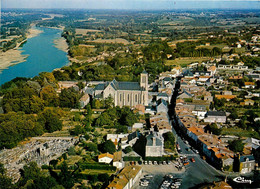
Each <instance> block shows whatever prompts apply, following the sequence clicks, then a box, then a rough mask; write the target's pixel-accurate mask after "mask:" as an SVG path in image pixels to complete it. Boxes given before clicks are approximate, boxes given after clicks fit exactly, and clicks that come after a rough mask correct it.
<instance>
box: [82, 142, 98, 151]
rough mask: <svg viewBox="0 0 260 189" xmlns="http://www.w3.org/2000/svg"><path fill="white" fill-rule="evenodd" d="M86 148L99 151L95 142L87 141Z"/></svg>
mask: <svg viewBox="0 0 260 189" xmlns="http://www.w3.org/2000/svg"><path fill="white" fill-rule="evenodd" d="M85 148H86V150H88V151H91V152H97V151H98V147H97V144H95V143H93V142H91V143H87V144H86V146H85Z"/></svg>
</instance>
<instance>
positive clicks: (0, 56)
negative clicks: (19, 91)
mask: <svg viewBox="0 0 260 189" xmlns="http://www.w3.org/2000/svg"><path fill="white" fill-rule="evenodd" d="M21 53H22V51H20V50H17V49H10V50H8V51H6V52H0V72H1V71H2V70H3V69H6V68H8V67H9V66H12V65H15V64H19V63H22V62H24V61H25V60H26V58H27V57H28V56H26V55H22V54H21Z"/></svg>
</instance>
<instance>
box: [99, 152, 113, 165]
mask: <svg viewBox="0 0 260 189" xmlns="http://www.w3.org/2000/svg"><path fill="white" fill-rule="evenodd" d="M113 158H114V156H113V155H111V154H109V153H105V154H100V155H99V156H98V162H99V163H108V164H109V163H111V162H112V161H113Z"/></svg>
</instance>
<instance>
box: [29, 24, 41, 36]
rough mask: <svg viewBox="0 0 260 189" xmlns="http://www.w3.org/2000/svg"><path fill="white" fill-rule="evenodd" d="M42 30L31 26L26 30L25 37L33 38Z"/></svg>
mask: <svg viewBox="0 0 260 189" xmlns="http://www.w3.org/2000/svg"><path fill="white" fill-rule="evenodd" d="M42 32H43V31H42V30H38V29H36V28H34V27H31V28H30V29H29V31H28V34H27V38H33V37H36V36H37V35H39V34H40V33H42Z"/></svg>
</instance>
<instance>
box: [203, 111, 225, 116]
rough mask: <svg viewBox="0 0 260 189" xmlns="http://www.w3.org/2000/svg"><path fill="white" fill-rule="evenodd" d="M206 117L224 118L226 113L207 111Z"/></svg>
mask: <svg viewBox="0 0 260 189" xmlns="http://www.w3.org/2000/svg"><path fill="white" fill-rule="evenodd" d="M207 115H208V116H226V113H225V112H221V111H208V113H207Z"/></svg>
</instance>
